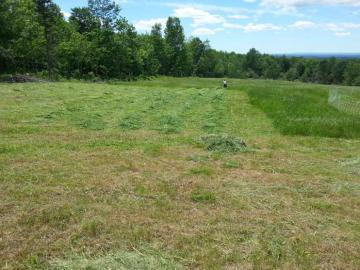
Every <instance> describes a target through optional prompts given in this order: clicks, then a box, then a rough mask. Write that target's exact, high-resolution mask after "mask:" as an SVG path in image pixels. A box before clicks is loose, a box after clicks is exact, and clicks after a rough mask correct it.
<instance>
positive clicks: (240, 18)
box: [228, 14, 250, 20]
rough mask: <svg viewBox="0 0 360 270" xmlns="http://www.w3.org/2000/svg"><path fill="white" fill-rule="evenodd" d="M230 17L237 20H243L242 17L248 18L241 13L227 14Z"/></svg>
mask: <svg viewBox="0 0 360 270" xmlns="http://www.w3.org/2000/svg"><path fill="white" fill-rule="evenodd" d="M228 17H229V18H230V19H238V20H243V19H248V18H250V17H249V16H247V15H242V14H234V15H229V16H228Z"/></svg>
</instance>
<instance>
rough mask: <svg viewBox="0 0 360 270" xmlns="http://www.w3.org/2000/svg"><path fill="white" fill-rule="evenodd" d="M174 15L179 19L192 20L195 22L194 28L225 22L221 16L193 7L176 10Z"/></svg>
mask: <svg viewBox="0 0 360 270" xmlns="http://www.w3.org/2000/svg"><path fill="white" fill-rule="evenodd" d="M173 15H174V16H176V17H179V18H191V19H192V20H193V26H195V27H196V26H201V25H207V24H219V23H223V22H225V19H224V18H223V17H222V16H220V15H216V14H211V13H209V12H208V11H206V10H202V9H199V8H195V7H191V6H185V7H179V8H176V9H175V10H174V14H173Z"/></svg>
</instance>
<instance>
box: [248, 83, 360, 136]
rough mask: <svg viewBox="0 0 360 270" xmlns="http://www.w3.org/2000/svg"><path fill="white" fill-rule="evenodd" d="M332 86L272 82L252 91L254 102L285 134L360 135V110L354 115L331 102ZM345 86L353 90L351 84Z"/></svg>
mask: <svg viewBox="0 0 360 270" xmlns="http://www.w3.org/2000/svg"><path fill="white" fill-rule="evenodd" d="M331 89H332V87H331V86H322V87H321V86H318V87H314V86H312V85H309V86H304V85H296V84H294V85H289V84H285V83H284V84H280V83H279V84H274V83H270V84H268V85H259V86H258V87H251V88H249V89H248V94H249V97H250V101H251V103H252V104H254V105H255V106H257V107H259V108H260V109H261V110H263V111H264V112H265V113H266V115H267V116H268V117H269V118H271V119H272V120H273V123H274V126H275V127H276V128H277V129H279V130H280V131H281V132H282V133H283V134H287V135H307V136H322V137H336V138H359V137H360V114H357V115H351V114H348V113H346V112H342V111H339V110H337V109H336V108H334V107H332V106H329V102H328V100H329V92H330V91H331ZM341 90H342V92H343V93H346V92H349V93H352V92H353V91H352V88H350V87H349V88H348V91H347V90H346V88H345V87H343V88H342V89H341ZM359 106H360V103H359Z"/></svg>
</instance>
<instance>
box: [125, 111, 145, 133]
mask: <svg viewBox="0 0 360 270" xmlns="http://www.w3.org/2000/svg"><path fill="white" fill-rule="evenodd" d="M119 127H120V128H121V129H123V130H136V129H140V128H142V127H143V123H142V121H141V118H140V116H138V115H130V116H127V117H125V118H123V119H122V120H121V121H120V124H119Z"/></svg>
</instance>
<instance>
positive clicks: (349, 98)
mask: <svg viewBox="0 0 360 270" xmlns="http://www.w3.org/2000/svg"><path fill="white" fill-rule="evenodd" d="M328 103H329V105H330V106H332V107H334V108H336V109H338V110H339V111H341V112H345V113H349V114H353V115H360V90H358V89H356V90H355V89H349V90H344V89H337V88H333V89H330V91H329V100H328Z"/></svg>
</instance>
